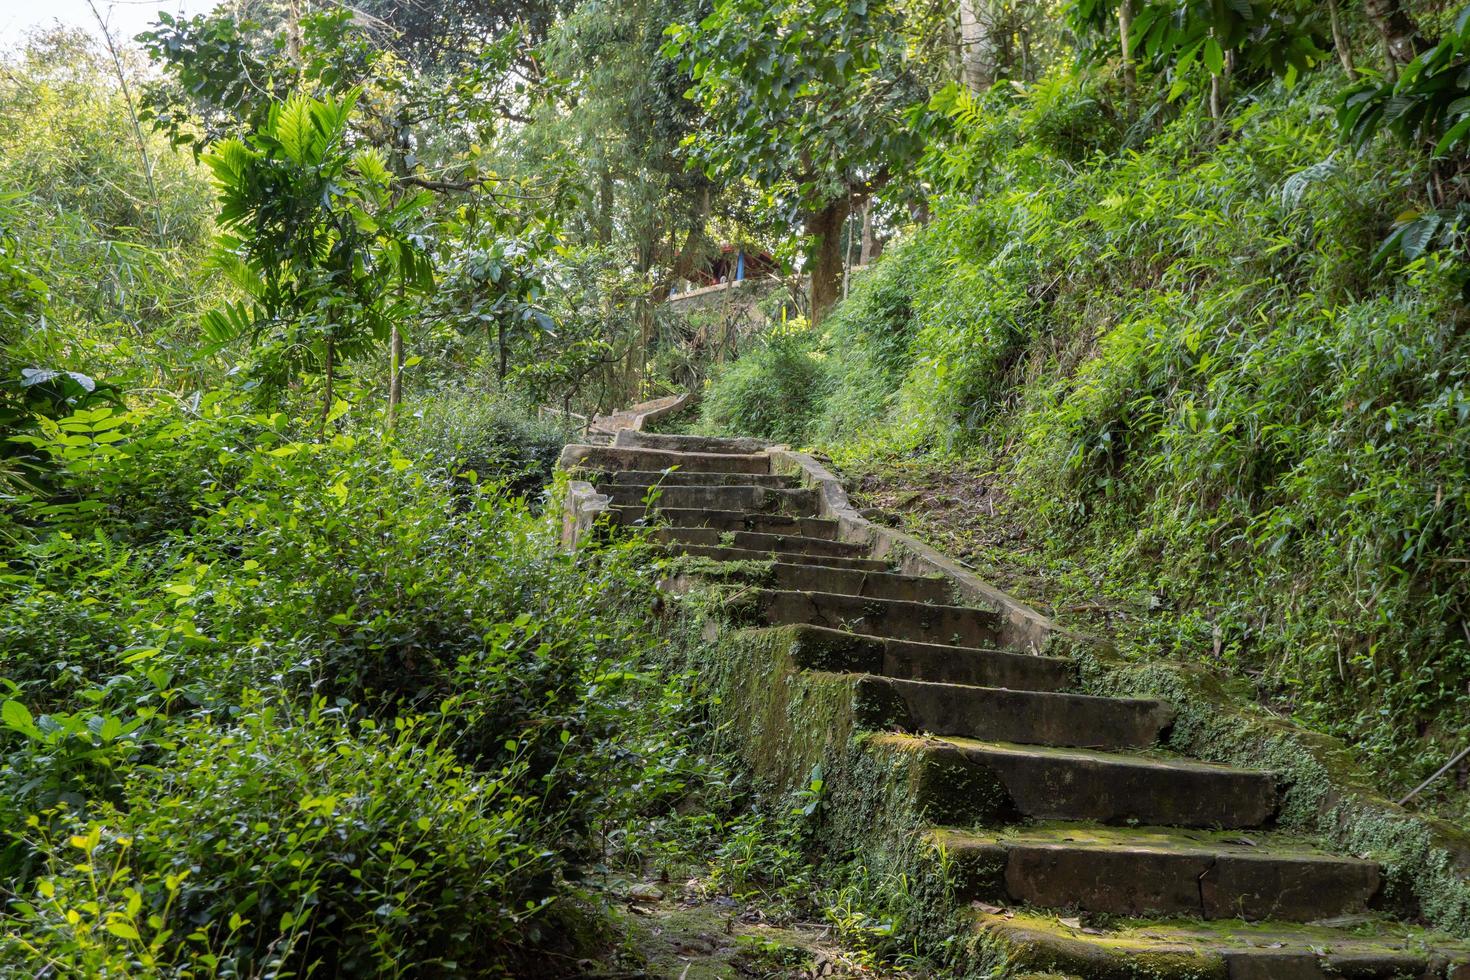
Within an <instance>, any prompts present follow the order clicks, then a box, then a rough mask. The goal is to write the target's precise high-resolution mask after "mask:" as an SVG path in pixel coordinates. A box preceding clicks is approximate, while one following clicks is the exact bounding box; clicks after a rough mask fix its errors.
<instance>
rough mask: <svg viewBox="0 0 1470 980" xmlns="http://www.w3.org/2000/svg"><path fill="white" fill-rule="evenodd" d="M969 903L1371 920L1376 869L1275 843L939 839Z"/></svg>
mask: <svg viewBox="0 0 1470 980" xmlns="http://www.w3.org/2000/svg"><path fill="white" fill-rule="evenodd" d="M929 838H930V841H931V842H932V843H934V844H935V845H936V846H939V847H942V848H943V850H944V853H945V856H946V858H947V860H948V862H949V863H950V867H951V868H952V869H953V870H954V873H955V880H956V881H957V882H958V883H959V886H960V891H961V893H962V894H961V895H960V896H959V897H960V898H961V899H963V900H965V901H969V900H974V899H979V900H983V901H987V902H1001V903H1010V902H1017V903H1022V904H1026V905H1032V906H1037V907H1040V908H1056V909H1080V910H1082V911H1084V912H1101V913H1107V914H1109V915H1127V916H1155V915H1163V916H1182V915H1188V916H1197V917H1199V918H1202V919H1245V920H1248V921H1259V920H1263V919H1275V920H1279V921H1285V922H1311V921H1313V920H1316V919H1329V918H1334V917H1338V916H1345V915H1359V914H1362V913H1365V912H1367V911H1368V906H1369V903H1370V902H1371V901H1372V900H1373V897H1374V895H1376V894H1377V892H1378V886H1379V869H1378V865H1377V864H1376V863H1375V862H1373V861H1361V860H1358V859H1357V858H1345V857H1338V856H1336V855H1332V854H1327V853H1324V852H1322V851H1320V850H1316V849H1314V848H1311V847H1308V846H1304V845H1302V844H1299V843H1295V842H1291V841H1281V842H1278V841H1275V840H1273V839H1272V835H1270V834H1265V835H1261V834H1256V835H1254V836H1252V837H1249V838H1247V837H1245V836H1243V835H1241V834H1240V833H1234V834H1230V833H1222V832H1218V831H1216V832H1210V831H1188V830H1171V829H1162V828H1131V827H1129V828H1125V827H1098V826H1088V825H1079V824H1047V825H1040V826H1025V827H1020V828H1016V829H1014V830H1008V831H1002V832H1000V833H994V834H992V833H971V832H967V831H962V830H948V829H935V830H932V831H930V834H929Z"/></svg>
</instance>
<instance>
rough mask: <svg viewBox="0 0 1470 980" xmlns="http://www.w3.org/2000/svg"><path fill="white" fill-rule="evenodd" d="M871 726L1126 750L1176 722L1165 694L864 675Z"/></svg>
mask: <svg viewBox="0 0 1470 980" xmlns="http://www.w3.org/2000/svg"><path fill="white" fill-rule="evenodd" d="M861 687H862V694H863V696H864V703H867V704H869V705H871V706H872V707H871V708H870V709H869V712H868V714H869V716H870V717H869V718H867V719H865V720H866V721H867V722H868V723H869V724H870V725H872V726H873V727H894V728H900V729H903V730H904V731H910V732H926V733H930V734H934V735H960V736H965V737H968V738H978V739H985V740H988V741H996V742H1014V743H1019V744H1022V745H1054V746H1061V747H1073V748H1095V749H1131V748H1148V747H1149V746H1151V745H1154V744H1156V743H1157V742H1158V741H1159V739H1160V738H1161V736H1162V735H1163V733H1164V732H1165V731H1166V730H1167V729H1168V727H1169V726H1170V725H1171V724H1173V722H1174V709H1173V708H1172V707H1170V706H1169V705H1167V704H1165V703H1163V702H1162V701H1144V700H1133V699H1125V698H1097V697H1089V696H1087V695H1084V694H1057V693H1051V692H1046V691H1012V690H1007V689H1005V688H997V687H975V686H973V685H969V684H935V683H933V682H930V681H911V680H901V679H898V678H893V677H877V676H872V675H869V676H867V677H864V678H863V680H862V684H861Z"/></svg>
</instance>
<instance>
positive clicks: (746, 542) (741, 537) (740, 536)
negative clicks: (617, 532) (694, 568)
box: [653, 527, 868, 558]
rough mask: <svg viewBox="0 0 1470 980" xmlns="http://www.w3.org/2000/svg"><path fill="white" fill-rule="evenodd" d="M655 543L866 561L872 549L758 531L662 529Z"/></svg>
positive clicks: (656, 529)
mask: <svg viewBox="0 0 1470 980" xmlns="http://www.w3.org/2000/svg"><path fill="white" fill-rule="evenodd" d="M653 539H654V540H655V541H659V542H663V543H666V544H673V543H677V544H698V545H704V546H705V547H720V546H724V547H727V548H739V549H740V550H741V551H759V552H761V553H763V554H772V553H775V552H780V553H781V554H784V555H811V556H813V557H821V556H828V557H834V558H866V557H867V556H868V549H867V548H866V547H864V546H863V545H860V544H853V543H852V542H849V541H832V540H830V539H828V538H804V537H801V536H800V535H795V534H761V533H759V532H756V531H720V530H717V529H715V528H712V527H661V528H655V529H654V531H653Z"/></svg>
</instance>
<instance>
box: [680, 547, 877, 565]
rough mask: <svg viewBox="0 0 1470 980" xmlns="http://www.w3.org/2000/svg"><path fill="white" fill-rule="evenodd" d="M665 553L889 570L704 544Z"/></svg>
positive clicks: (862, 561) (864, 561) (855, 561)
mask: <svg viewBox="0 0 1470 980" xmlns="http://www.w3.org/2000/svg"><path fill="white" fill-rule="evenodd" d="M664 550H665V551H667V552H668V553H670V554H683V555H690V556H693V557H697V558H708V559H710V560H711V561H728V562H770V561H782V562H787V563H789V564H794V565H812V566H817V567H822V568H856V569H861V570H863V571H869V572H885V571H889V570H890V569H889V565H888V563H887V562H886V561H882V560H880V559H877V558H835V557H831V556H828V555H821V556H813V555H797V554H791V553H788V552H780V551H776V552H764V551H750V550H748V549H745V548H727V547H725V546H723V545H721V546H719V547H714V546H710V545H702V544H672V545H665V546H664Z"/></svg>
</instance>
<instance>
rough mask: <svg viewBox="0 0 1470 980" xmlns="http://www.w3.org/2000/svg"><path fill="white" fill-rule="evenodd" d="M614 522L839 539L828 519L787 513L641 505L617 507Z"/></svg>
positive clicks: (835, 527)
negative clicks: (754, 512) (650, 507)
mask: <svg viewBox="0 0 1470 980" xmlns="http://www.w3.org/2000/svg"><path fill="white" fill-rule="evenodd" d="M612 515H613V520H614V521H616V522H617V523H619V524H623V525H629V526H631V525H635V524H638V523H639V522H642V523H645V524H665V525H668V526H670V527H710V528H714V529H715V530H716V531H754V532H755V533H757V534H788V535H790V534H794V535H797V536H799V537H803V538H822V539H823V540H826V541H835V540H837V530H838V526H837V522H836V521H833V520H828V519H827V518H824V517H791V516H788V515H786V514H747V513H745V512H744V511H738V510H689V509H682V508H677V507H661V508H655V509H654V510H653V512H652V514H650V513H649V511H648V510H647V509H646V508H644V507H641V506H615V507H613V508H612Z"/></svg>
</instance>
